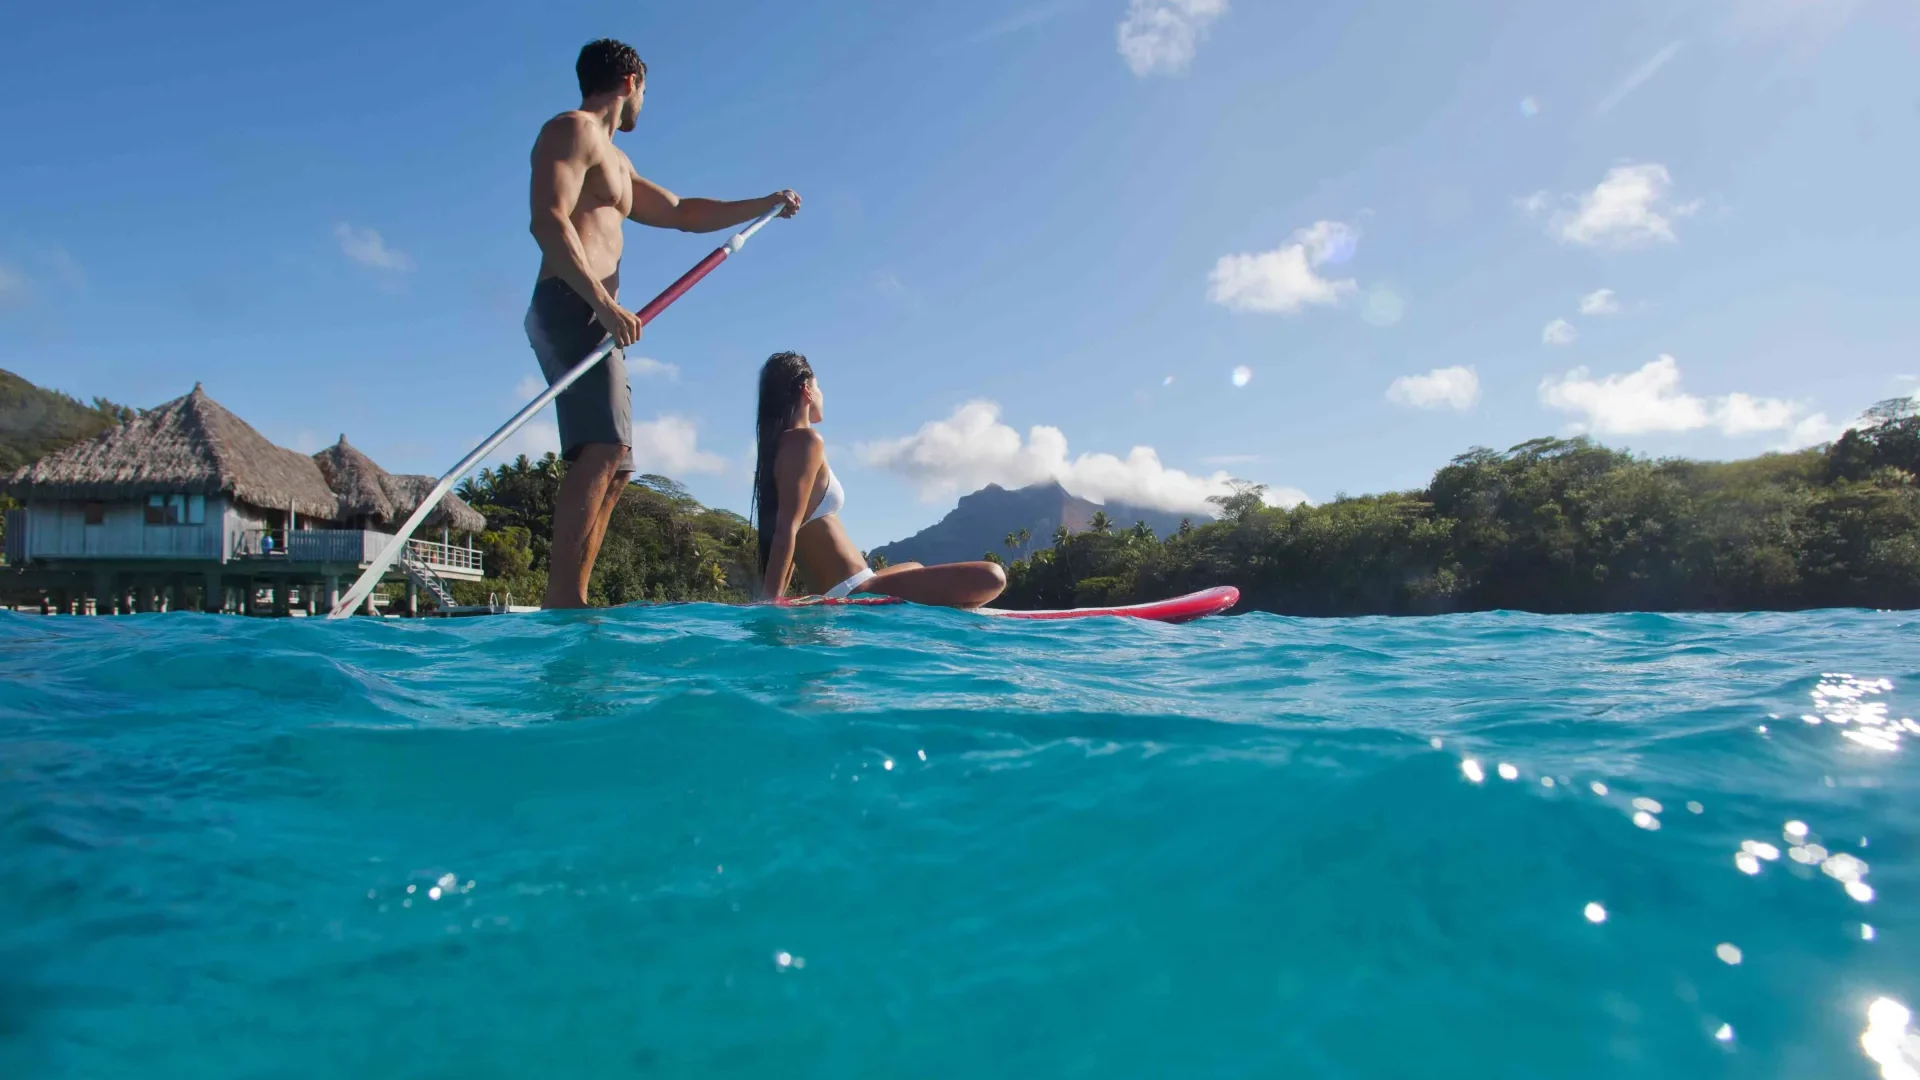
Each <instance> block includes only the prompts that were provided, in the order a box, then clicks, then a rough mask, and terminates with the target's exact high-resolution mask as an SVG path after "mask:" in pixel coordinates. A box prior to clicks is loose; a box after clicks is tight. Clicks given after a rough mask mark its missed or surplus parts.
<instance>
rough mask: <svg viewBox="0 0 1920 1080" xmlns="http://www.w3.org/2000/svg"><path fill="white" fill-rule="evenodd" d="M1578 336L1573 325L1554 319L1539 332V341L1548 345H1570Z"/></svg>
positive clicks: (1563, 320)
mask: <svg viewBox="0 0 1920 1080" xmlns="http://www.w3.org/2000/svg"><path fill="white" fill-rule="evenodd" d="M1579 336H1580V334H1579V332H1578V331H1576V330H1574V328H1573V324H1572V323H1570V322H1568V321H1567V320H1565V319H1555V320H1553V321H1552V322H1550V323H1548V324H1547V326H1546V329H1544V330H1542V331H1540V340H1541V341H1542V342H1544V343H1546V344H1548V345H1571V344H1573V343H1574V340H1575V339H1577V338H1578V337H1579Z"/></svg>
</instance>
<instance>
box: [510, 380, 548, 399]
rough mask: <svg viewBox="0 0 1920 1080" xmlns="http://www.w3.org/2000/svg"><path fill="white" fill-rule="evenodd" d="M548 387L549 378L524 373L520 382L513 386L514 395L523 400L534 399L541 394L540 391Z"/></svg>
mask: <svg viewBox="0 0 1920 1080" xmlns="http://www.w3.org/2000/svg"><path fill="white" fill-rule="evenodd" d="M546 388H547V380H545V379H542V378H538V377H536V376H533V375H522V376H520V382H519V383H518V384H517V385H515V386H514V388H513V396H514V397H517V398H519V399H520V400H521V401H532V400H533V399H534V398H537V397H539V396H540V391H542V390H545V389H546Z"/></svg>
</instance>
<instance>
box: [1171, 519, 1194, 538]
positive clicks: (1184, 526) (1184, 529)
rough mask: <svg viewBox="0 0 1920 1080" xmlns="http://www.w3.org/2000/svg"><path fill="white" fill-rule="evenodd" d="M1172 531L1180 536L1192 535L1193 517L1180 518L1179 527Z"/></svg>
mask: <svg viewBox="0 0 1920 1080" xmlns="http://www.w3.org/2000/svg"><path fill="white" fill-rule="evenodd" d="M1174 531H1175V532H1176V533H1178V534H1179V535H1181V536H1192V535H1193V519H1192V518H1190V517H1183V518H1181V519H1180V527H1179V528H1178V529H1176V530H1174Z"/></svg>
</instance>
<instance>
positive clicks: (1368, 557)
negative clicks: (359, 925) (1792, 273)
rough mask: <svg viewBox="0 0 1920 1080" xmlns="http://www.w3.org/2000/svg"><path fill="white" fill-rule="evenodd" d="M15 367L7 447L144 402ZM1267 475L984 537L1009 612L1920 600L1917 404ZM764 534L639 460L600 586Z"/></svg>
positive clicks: (504, 568) (658, 594) (528, 476)
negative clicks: (1743, 432)
mask: <svg viewBox="0 0 1920 1080" xmlns="http://www.w3.org/2000/svg"><path fill="white" fill-rule="evenodd" d="M14 378H15V379H16V381H17V383H19V384H20V385H13V384H7V385H4V386H0V391H4V393H0V399H3V400H0V419H4V420H6V421H8V422H7V423H6V424H5V425H4V426H0V460H4V461H15V462H24V461H30V460H33V459H34V458H37V457H39V456H42V455H44V454H48V453H52V452H54V451H57V450H59V449H61V448H62V447H64V446H65V445H68V444H70V443H72V442H75V441H79V440H80V439H82V438H86V437H88V436H91V435H92V434H94V433H96V432H97V431H99V430H102V429H104V428H105V427H108V426H111V425H112V424H114V423H116V422H118V421H119V420H123V419H126V418H127V417H128V416H130V415H132V413H133V410H130V409H126V408H125V407H123V406H119V405H115V404H112V403H110V402H105V401H97V402H96V403H95V404H94V405H93V406H91V407H89V406H87V405H84V404H82V403H80V402H78V401H75V400H73V399H71V398H67V397H66V396H65V395H55V394H52V393H51V392H48V391H41V390H39V388H37V387H33V386H32V384H30V383H26V381H25V380H18V379H17V377H14ZM8 413H11V415H6V414H8ZM565 475H566V463H565V462H564V461H561V460H560V459H558V458H557V457H555V456H554V455H551V454H548V455H546V456H544V457H543V458H540V459H537V460H536V459H529V458H527V457H524V456H522V457H520V458H518V459H516V460H514V461H510V462H507V463H504V464H502V465H499V466H496V467H494V468H490V469H484V470H482V471H481V472H479V473H477V474H476V475H474V476H472V477H470V478H468V479H467V480H466V481H465V482H463V483H462V484H461V485H460V487H459V489H458V493H459V495H460V497H461V498H462V499H464V500H465V501H466V502H467V503H468V504H469V505H470V506H472V507H473V508H474V509H475V510H478V511H479V512H480V513H482V514H484V515H485V516H486V518H487V527H486V531H485V532H483V533H482V534H480V536H479V538H478V541H477V544H476V546H478V547H479V548H481V549H482V550H483V551H484V553H485V556H486V561H485V565H486V567H487V570H488V577H487V578H486V580H484V581H479V582H452V583H450V584H451V586H452V589H453V593H454V597H455V599H456V600H457V601H458V602H460V603H462V604H481V603H486V602H487V601H488V600H489V598H490V597H505V596H507V595H509V594H510V595H511V596H512V597H513V598H514V599H515V600H516V601H523V600H531V599H532V598H535V597H538V596H540V595H541V594H542V593H543V592H544V590H545V584H546V565H547V545H548V542H549V537H550V536H551V535H552V525H553V507H554V500H555V497H556V496H557V494H558V492H559V488H560V482H561V479H562V478H563V477H564V476H565ZM1262 493H1263V489H1262V488H1261V487H1259V486H1258V485H1254V484H1248V483H1236V484H1235V485H1234V491H1233V493H1232V494H1230V495H1225V496H1221V497H1218V498H1217V499H1215V500H1214V501H1215V503H1216V505H1217V506H1218V512H1219V519H1218V520H1214V521H1206V522H1192V521H1188V522H1185V523H1183V524H1182V525H1181V527H1180V528H1179V529H1178V530H1177V531H1175V532H1174V533H1173V534H1171V535H1169V536H1167V537H1166V539H1164V540H1161V539H1157V538H1156V537H1155V535H1154V532H1153V529H1152V528H1150V527H1148V526H1147V525H1146V524H1145V523H1132V522H1122V521H1116V520H1111V519H1110V518H1109V517H1108V515H1107V514H1105V513H1104V512H1101V513H1096V514H1095V515H1093V521H1092V523H1091V525H1090V527H1089V528H1087V529H1085V530H1082V531H1080V532H1069V531H1067V530H1066V529H1064V528H1063V529H1060V530H1057V531H1056V532H1055V534H1054V535H1053V536H1052V537H1050V538H1042V537H1037V536H1024V535H1022V534H1020V533H1013V534H1009V536H1008V537H1007V541H1008V543H1007V552H1006V553H1005V554H1004V555H1003V553H1002V552H997V551H995V552H986V553H984V554H985V556H986V557H987V558H990V559H993V560H995V561H999V562H1006V559H1007V556H1009V555H1012V554H1015V553H1026V554H1025V557H1023V558H1019V559H1017V560H1015V561H1011V562H1007V563H1006V565H1007V577H1008V586H1007V591H1006V593H1005V594H1004V595H1003V596H1002V597H1001V598H1000V600H998V601H996V606H999V607H1008V608H1017V609H1032V608H1057V607H1082V606H1093V605H1099V606H1105V605H1114V604H1127V603H1138V602H1144V601H1150V600H1159V599H1164V598H1166V597H1170V596H1177V595H1180V594H1182V593H1188V592H1194V591H1197V590H1200V589H1205V588H1211V587H1213V586H1216V585H1232V586H1235V587H1237V588H1239V590H1240V593H1241V602H1240V606H1239V607H1238V608H1236V609H1235V611H1236V612H1248V611H1266V612H1272V613H1274V614H1280V615H1299V616H1350V615H1432V614H1445V613H1451V612H1466V611H1486V610H1494V609H1513V610H1524V611H1532V612H1539V613H1543V614H1562V613H1596V612H1612V611H1748V610H1795V609H1805V608H1823V607H1869V608H1914V607H1920V403H1916V399H1914V398H1898V399H1894V400H1891V401H1886V402H1882V403H1881V404H1879V405H1876V406H1875V407H1874V408H1873V409H1871V410H1869V411H1868V413H1867V414H1866V417H1865V419H1864V420H1863V422H1862V423H1861V424H1860V425H1859V426H1858V427H1856V428H1855V429H1854V430H1851V431H1848V432H1846V433H1845V434H1844V435H1843V436H1842V437H1841V438H1840V439H1839V440H1837V441H1835V442H1833V443H1830V444H1827V445H1825V446H1821V447H1816V448H1813V449H1808V450H1801V451H1797V452H1793V453H1774V454H1765V455H1762V456H1760V457H1756V458H1749V459H1745V460H1741V461H1728V462H1704V461H1692V460H1686V459H1679V458H1648V457H1643V456H1640V455H1636V454H1633V453H1630V452H1627V451H1622V450H1614V449H1610V448H1607V447H1605V446H1601V445H1599V444H1597V443H1594V442H1592V441H1591V440H1588V439H1585V438H1574V439H1557V438H1546V439H1535V440H1532V441H1529V442H1525V443H1521V444H1520V445H1518V446H1515V447H1513V448H1511V449H1509V450H1506V451H1504V452H1496V451H1493V450H1488V449H1485V448H1476V449H1473V450H1470V451H1468V452H1467V453H1465V454H1462V455H1460V456H1458V457H1456V458H1454V459H1453V460H1452V461H1451V462H1449V463H1448V464H1447V465H1445V466H1444V467H1442V468H1441V469H1440V470H1439V471H1438V472H1436V473H1435V474H1434V477H1433V480H1432V481H1431V482H1430V483H1429V484H1428V485H1427V486H1426V487H1425V488H1422V489H1419V490H1414V491H1400V492H1389V493H1386V494H1380V495H1364V496H1357V497H1345V496H1342V497H1339V498H1336V499H1334V500H1332V501H1330V502H1326V503H1320V504H1317V505H1307V504H1303V505H1301V506H1297V507H1295V508H1293V509H1290V510H1284V509H1279V508H1274V507H1268V506H1266V505H1265V504H1264V502H1263V501H1262ZM0 502H4V500H0ZM1049 540H1050V541H1051V546H1050V547H1043V546H1041V545H1043V544H1046V543H1047V542H1048V541H1049ZM755 550H756V549H755V534H754V531H753V526H752V525H751V523H749V522H748V521H747V520H746V519H745V518H742V517H741V516H740V515H738V514H735V513H732V512H731V511H727V510H718V509H713V508H710V507H707V506H704V505H702V504H701V503H700V502H699V501H698V500H696V499H694V498H693V497H692V496H691V495H689V494H688V493H687V491H686V489H685V488H683V487H682V486H681V485H680V484H679V483H677V482H675V481H673V480H671V479H669V478H667V477H664V476H653V475H647V476H642V477H639V478H638V479H636V480H635V481H633V483H632V485H631V486H630V487H629V489H628V491H627V494H626V496H625V497H624V498H622V499H621V500H620V504H619V508H618V509H617V510H616V511H615V513H614V517H613V520H612V522H611V523H610V524H609V526H608V529H607V536H606V541H605V544H604V546H603V547H602V549H601V554H600V560H599V562H598V564H597V565H596V567H595V570H594V575H593V581H592V585H591V587H590V590H589V600H590V601H591V602H592V603H593V604H596V605H611V604H622V603H630V602H633V601H714V602H721V603H740V602H744V601H746V600H748V599H750V595H749V590H750V588H751V583H752V582H753V581H755V579H756V578H757V576H758V575H757V574H756V573H755V572H754V565H753V564H754V552H755ZM874 562H875V563H876V564H884V559H883V558H880V557H877V556H876V557H875V558H874Z"/></svg>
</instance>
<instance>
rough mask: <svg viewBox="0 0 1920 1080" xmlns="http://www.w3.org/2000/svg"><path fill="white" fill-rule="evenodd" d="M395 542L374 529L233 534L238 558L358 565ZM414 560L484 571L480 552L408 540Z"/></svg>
mask: <svg viewBox="0 0 1920 1080" xmlns="http://www.w3.org/2000/svg"><path fill="white" fill-rule="evenodd" d="M391 543H393V536H392V534H390V533H383V532H376V531H374V530H372V529H295V530H293V531H291V532H289V531H287V530H286V529H242V530H240V531H238V532H236V533H234V538H233V551H232V552H231V555H232V557H233V558H236V559H285V560H286V561H288V562H302V563H309V562H319V563H350V564H352V565H355V566H359V565H362V564H365V563H368V562H371V561H373V559H374V558H375V557H376V556H378V555H379V554H380V553H381V552H382V551H385V550H386V547H387V545H388V544H391ZM407 550H408V551H410V552H411V553H412V554H413V556H414V558H417V559H419V560H420V561H421V562H424V563H426V564H427V565H428V566H429V567H432V568H434V569H437V570H464V571H467V572H470V573H474V574H478V573H481V572H483V571H482V567H481V556H480V552H478V551H476V550H474V549H473V548H466V547H455V546H453V545H452V544H442V543H440V542H438V541H434V540H408V541H407Z"/></svg>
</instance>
